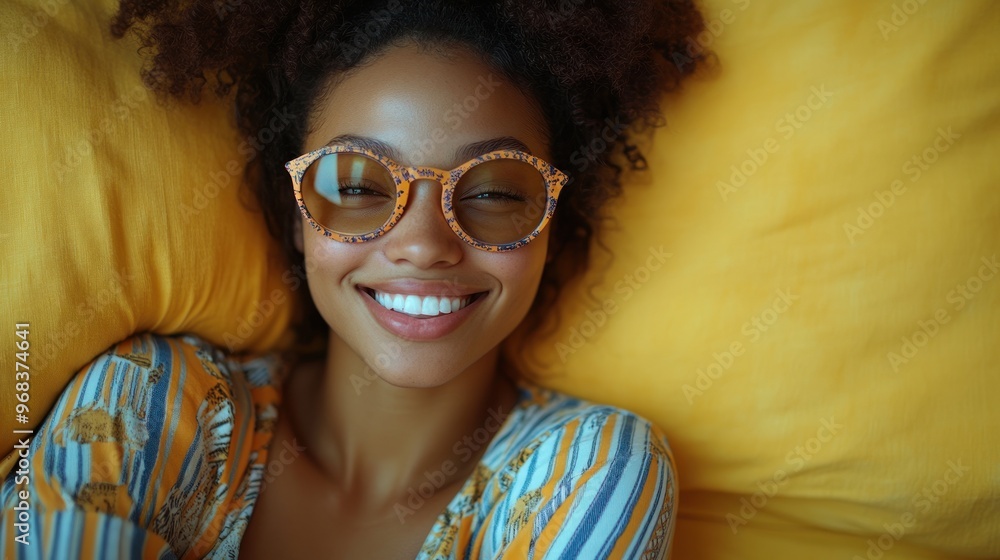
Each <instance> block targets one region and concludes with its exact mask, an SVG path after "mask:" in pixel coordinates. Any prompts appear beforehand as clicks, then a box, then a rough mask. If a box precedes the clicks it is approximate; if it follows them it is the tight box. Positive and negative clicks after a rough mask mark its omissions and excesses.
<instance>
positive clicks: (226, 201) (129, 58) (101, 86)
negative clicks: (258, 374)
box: [0, 0, 292, 472]
mask: <svg viewBox="0 0 1000 560" xmlns="http://www.w3.org/2000/svg"><path fill="white" fill-rule="evenodd" d="M114 5H115V2H113V1H112V0H102V1H100V2H69V1H67V0H44V1H31V0H14V1H5V2H3V3H0V30H2V32H0V39H2V41H3V44H2V46H0V75H2V76H3V79H2V80H0V98H2V99H3V105H2V109H0V146H2V149H0V168H2V169H3V170H4V177H5V181H4V185H3V198H2V202H0V240H2V247H3V248H2V254H3V266H2V268H0V293H2V294H3V297H2V298H0V317H2V318H3V329H2V331H0V347H2V348H4V349H5V350H4V351H3V352H2V353H0V370H2V371H3V372H4V373H3V374H2V379H3V380H4V384H3V385H4V386H3V389H2V390H0V410H2V411H3V415H4V418H3V420H2V422H0V426H3V430H0V454H6V453H7V452H8V451H10V450H11V448H12V446H13V444H14V437H13V436H14V434H13V433H12V429H21V428H28V429H30V428H32V427H34V426H36V425H38V424H39V423H40V422H41V420H42V419H43V418H44V415H45V414H46V412H47V411H48V410H49V409H50V407H51V406H52V404H53V403H54V401H55V399H56V397H57V395H58V394H59V393H60V392H61V391H62V389H63V387H65V386H66V383H67V382H68V381H69V380H70V378H71V377H72V375H73V372H75V371H76V370H78V369H79V368H80V367H81V366H83V365H84V364H86V363H87V362H89V361H90V360H92V359H93V358H94V356H96V355H98V354H100V353H101V352H103V351H104V350H105V349H107V348H108V347H109V346H111V345H112V344H113V343H115V342H117V341H120V340H122V339H124V338H126V337H128V336H129V335H131V334H132V333H135V332H139V331H155V332H158V333H163V334H171V333H178V332H185V331H190V332H195V333H197V334H199V335H200V336H202V337H204V338H205V339H206V340H209V341H211V342H213V343H216V344H220V345H223V346H225V347H230V348H232V349H234V350H243V349H247V350H262V349H269V348H273V347H275V346H276V345H278V344H279V342H282V340H281V337H283V336H284V335H285V333H286V332H287V330H288V329H287V327H288V324H289V320H290V315H291V313H292V309H291V307H292V306H290V305H288V301H290V295H291V292H290V290H289V288H290V286H291V284H290V283H289V284H286V283H285V282H283V281H282V274H283V273H284V272H285V270H283V267H282V262H281V261H280V260H278V259H276V258H274V257H276V256H277V255H278V251H277V250H276V244H275V243H274V242H272V241H271V239H270V237H269V236H268V234H267V230H266V228H265V227H264V225H263V220H262V218H261V216H260V214H256V213H252V212H250V211H248V210H246V209H245V208H244V206H243V205H242V204H241V203H240V201H239V188H238V184H239V182H240V176H241V173H242V168H243V163H244V162H245V161H246V157H247V154H248V153H253V150H254V149H253V148H252V146H251V145H250V144H248V143H245V144H243V146H242V148H241V146H240V144H241V142H245V139H238V138H236V133H235V131H234V129H233V127H232V126H231V125H230V123H229V121H228V120H227V119H228V115H227V113H226V110H225V109H224V108H223V107H222V106H220V105H209V104H205V105H202V106H198V107H193V106H191V105H189V104H188V105H178V106H175V107H171V108H169V109H167V108H165V107H163V106H162V105H160V104H159V103H158V102H157V101H156V99H155V97H154V96H153V95H152V94H150V93H147V90H145V89H144V88H143V87H142V85H141V81H140V77H139V67H140V65H141V60H140V57H139V55H138V54H137V52H136V50H137V46H136V45H135V43H134V42H133V41H131V40H122V41H115V40H112V39H111V37H110V33H109V32H108V25H109V21H110V17H111V14H112V12H113V9H114ZM267 138H269V136H264V140H266V139H267ZM248 146H250V147H249V148H248ZM279 300H280V301H279ZM282 302H284V303H282ZM16 323H28V324H29V329H28V330H29V334H28V335H27V337H28V341H29V343H30V348H29V353H30V354H29V356H28V362H27V363H28V365H29V367H30V374H31V377H30V400H29V402H28V405H29V413H28V417H29V419H30V422H28V423H26V424H17V425H14V424H15V418H14V414H15V404H16V403H17V401H16V400H15V386H14V382H15V379H14V372H15V368H17V367H18V366H17V365H16V361H17V359H18V358H17V357H16V356H15V350H14V348H15V342H16V341H18V340H19V339H18V338H17V335H16V333H15V324H16ZM22 437H23V436H22ZM10 464H11V463H10V462H9V461H8V462H5V463H4V467H9V466H10ZM2 470H3V472H6V471H7V468H3V469H2Z"/></svg>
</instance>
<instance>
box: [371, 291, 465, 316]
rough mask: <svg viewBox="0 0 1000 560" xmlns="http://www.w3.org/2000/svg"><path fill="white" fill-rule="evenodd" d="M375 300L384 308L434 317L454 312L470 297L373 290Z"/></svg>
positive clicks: (463, 305)
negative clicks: (418, 294) (419, 294)
mask: <svg viewBox="0 0 1000 560" xmlns="http://www.w3.org/2000/svg"><path fill="white" fill-rule="evenodd" d="M373 292H374V293H375V301H377V302H378V303H379V305H381V306H382V307H384V308H386V309H392V310H393V311H399V312H402V313H405V314H407V315H420V316H425V317H434V316H437V315H445V314H448V313H454V312H456V311H458V310H459V309H462V308H463V307H465V306H466V305H469V301H470V300H471V299H472V298H471V297H461V298H458V297H453V298H449V297H445V296H440V297H438V296H415V295H412V294H388V293H385V292H379V291H376V290H373Z"/></svg>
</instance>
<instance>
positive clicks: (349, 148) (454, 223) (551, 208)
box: [285, 144, 569, 252]
mask: <svg viewBox="0 0 1000 560" xmlns="http://www.w3.org/2000/svg"><path fill="white" fill-rule="evenodd" d="M335 153H354V154H361V155H365V156H368V157H369V158H372V159H374V160H376V161H378V162H379V163H381V164H382V165H383V166H385V168H386V169H388V170H389V173H390V174H391V175H392V178H393V181H394V182H395V184H396V207H395V209H394V210H393V212H392V215H391V216H390V217H389V219H388V220H387V221H386V222H385V224H383V225H382V226H381V227H379V228H378V229H376V230H375V231H372V232H370V233H365V234H360V235H348V234H342V233H338V232H336V231H333V230H331V229H329V228H327V227H326V226H324V225H323V224H320V223H319V222H317V221H316V220H315V219H313V217H312V214H310V213H309V209H308V208H306V204H305V200H304V199H303V197H302V178H303V177H304V176H305V173H306V170H307V169H309V166H310V165H311V164H312V163H313V162H315V161H316V160H318V159H319V158H321V157H323V156H325V155H328V154H335ZM496 159H513V160H518V161H522V162H525V163H527V164H529V165H531V166H533V167H534V168H535V169H537V170H538V171H539V172H540V173H541V174H542V177H543V178H544V179H545V186H546V203H545V211H544V215H543V216H542V219H541V220H540V221H539V223H538V225H537V226H536V227H535V229H534V230H533V231H531V233H529V234H528V235H526V236H524V237H523V238H521V239H518V240H516V241H513V242H510V243H501V244H491V243H485V242H483V241H480V240H478V239H475V238H474V237H472V236H470V235H469V234H467V233H466V232H465V231H464V230H463V229H462V226H461V225H460V224H459V222H458V219H457V218H456V216H455V209H454V207H453V204H452V197H453V196H454V193H455V187H456V185H457V184H458V181H459V179H460V178H461V177H462V175H463V174H464V173H465V172H467V171H468V170H470V169H472V168H473V167H475V166H477V165H479V164H482V163H485V162H487V161H491V160H496ZM285 169H287V170H288V173H289V175H291V177H292V187H293V188H294V190H295V200H296V202H297V203H298V206H299V211H301V212H302V216H303V217H305V219H306V221H308V222H309V225H311V226H312V227H313V229H315V230H316V231H318V232H319V233H322V234H323V235H325V236H326V237H330V238H333V239H335V240H337V241H342V242H344V243H361V242H364V241H370V240H372V239H376V238H378V237H381V236H383V235H385V234H386V233H387V232H388V231H389V230H390V229H392V227H393V226H394V225H396V223H398V222H399V220H400V218H402V216H403V211H404V209H405V208H406V201H407V199H408V198H409V195H410V184H411V183H412V182H413V181H416V180H420V179H433V180H435V181H438V182H439V183H441V186H442V189H441V210H442V211H443V212H444V217H445V220H446V221H447V222H448V225H449V227H451V230H452V231H454V232H455V234H456V235H458V237H460V238H461V239H462V240H463V241H465V242H466V243H468V244H469V245H472V246H473V247H475V248H477V249H482V250H484V251H490V252H503V251H513V250H514V249H518V248H520V247H523V246H524V245H526V244H527V243H528V242H530V241H531V240H532V239H534V238H536V237H538V235H539V234H540V233H541V232H542V230H543V229H544V228H545V226H546V224H548V222H549V220H550V219H551V218H552V216H553V215H554V214H555V211H556V202H557V201H558V199H559V193H560V192H561V191H562V189H563V187H564V186H566V183H567V182H569V176H567V175H566V174H565V173H563V172H562V171H560V170H559V169H557V168H556V167H555V166H553V165H552V164H550V163H548V162H547V161H545V160H542V159H540V158H538V157H535V156H533V155H530V154H527V153H525V152H522V151H520V150H497V151H494V152H490V153H488V154H483V155H480V156H477V157H475V158H472V159H471V160H469V161H467V162H465V163H463V164H462V165H460V166H459V167H456V168H455V169H452V170H451V171H446V170H444V169H437V168H435V167H424V166H413V167H407V166H403V165H400V164H398V163H396V162H395V161H393V160H392V159H390V158H388V157H386V156H384V155H382V154H380V153H377V152H374V151H372V150H369V149H367V148H363V147H360V146H354V145H351V144H341V145H334V146H323V147H322V148H320V149H318V150H314V151H312V152H309V153H307V154H304V155H301V156H299V157H297V158H295V159H293V160H292V161H289V162H288V163H286V164H285Z"/></svg>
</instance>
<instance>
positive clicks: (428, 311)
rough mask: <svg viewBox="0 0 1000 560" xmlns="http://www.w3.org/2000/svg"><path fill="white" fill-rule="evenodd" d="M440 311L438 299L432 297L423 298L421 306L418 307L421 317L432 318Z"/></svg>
mask: <svg viewBox="0 0 1000 560" xmlns="http://www.w3.org/2000/svg"><path fill="white" fill-rule="evenodd" d="M440 309H441V306H440V305H438V298H436V297H434V296H427V297H425V298H424V303H423V305H421V306H420V314H421V315H430V316H432V317H433V316H434V315H437V314H438V311H439V310H440Z"/></svg>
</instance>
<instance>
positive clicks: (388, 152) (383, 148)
mask: <svg viewBox="0 0 1000 560" xmlns="http://www.w3.org/2000/svg"><path fill="white" fill-rule="evenodd" d="M326 144H327V145H328V146H333V145H337V144H341V145H342V144H353V145H355V146H360V147H362V148H365V149H366V150H371V151H373V152H375V153H377V154H379V155H383V156H385V157H387V158H389V159H392V160H394V161H400V160H401V159H402V158H401V157H400V155H399V150H397V149H396V148H395V147H393V146H390V145H389V144H386V143H385V142H382V141H381V140H376V139H374V138H369V137H367V136H358V135H357V134H341V135H339V136H336V137H334V138H331V139H330V141H329V142H327V143H326ZM497 150H518V151H521V152H524V153H526V154H531V149H529V148H528V146H527V144H525V143H524V142H521V141H520V140H518V139H517V138H514V137H513V136H498V137H496V138H490V139H489V140H480V141H479V142H472V143H469V144H466V145H464V146H462V147H461V148H459V149H457V150H455V159H456V161H459V162H466V161H469V160H470V159H472V158H474V157H477V156H481V155H483V154H488V153H490V152H495V151H497Z"/></svg>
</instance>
